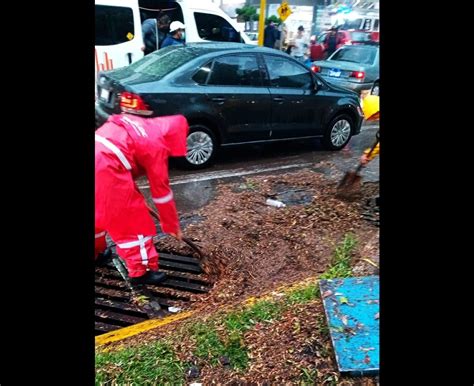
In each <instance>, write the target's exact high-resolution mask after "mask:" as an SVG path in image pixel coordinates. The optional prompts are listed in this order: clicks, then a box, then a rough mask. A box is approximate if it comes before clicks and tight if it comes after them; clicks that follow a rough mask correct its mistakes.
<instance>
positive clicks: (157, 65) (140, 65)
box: [128, 46, 199, 79]
mask: <svg viewBox="0 0 474 386" xmlns="http://www.w3.org/2000/svg"><path fill="white" fill-rule="evenodd" d="M197 56H199V54H198V52H197V50H195V49H192V48H187V49H183V48H182V47H176V46H168V47H165V48H162V49H161V50H158V51H155V52H154V53H152V54H150V55H147V56H145V57H144V58H143V59H141V60H139V61H137V62H135V63H133V64H131V65H130V66H128V70H131V71H133V72H139V73H142V74H147V75H153V77H155V78H157V79H161V78H163V77H164V76H165V75H168V74H169V73H170V72H172V71H174V70H176V69H177V68H178V67H180V66H182V65H183V64H185V63H187V62H189V61H190V60H192V59H194V58H196V57H197Z"/></svg>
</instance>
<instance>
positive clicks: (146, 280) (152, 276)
mask: <svg viewBox="0 0 474 386" xmlns="http://www.w3.org/2000/svg"><path fill="white" fill-rule="evenodd" d="M165 279H166V273H164V272H158V271H147V272H146V273H145V274H144V275H142V276H139V277H131V278H130V283H131V284H132V285H142V284H152V285H158V284H160V283H161V282H163V280H165Z"/></svg>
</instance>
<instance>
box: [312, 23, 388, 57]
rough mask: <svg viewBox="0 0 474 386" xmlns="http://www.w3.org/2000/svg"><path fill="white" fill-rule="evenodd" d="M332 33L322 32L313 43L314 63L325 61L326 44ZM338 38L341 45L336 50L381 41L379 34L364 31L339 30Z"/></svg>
mask: <svg viewBox="0 0 474 386" xmlns="http://www.w3.org/2000/svg"><path fill="white" fill-rule="evenodd" d="M330 32H331V31H324V32H322V33H321V34H320V35H319V36H318V39H317V40H316V41H315V42H314V43H313V41H312V42H311V45H310V47H309V50H310V55H311V60H312V61H315V60H323V59H325V58H326V50H327V44H326V43H325V42H326V38H327V36H328V35H329V33H330ZM337 36H338V38H339V42H340V43H339V44H338V45H337V46H336V49H338V48H340V47H341V46H343V45H348V44H354V45H356V44H367V43H370V42H373V43H378V41H379V33H378V32H369V31H363V30H347V31H346V30H339V31H337ZM312 40H313V39H312Z"/></svg>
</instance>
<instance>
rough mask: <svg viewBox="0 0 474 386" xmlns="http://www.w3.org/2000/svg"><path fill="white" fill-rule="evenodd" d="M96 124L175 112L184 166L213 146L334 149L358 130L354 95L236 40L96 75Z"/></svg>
mask: <svg viewBox="0 0 474 386" xmlns="http://www.w3.org/2000/svg"><path fill="white" fill-rule="evenodd" d="M97 84H98V86H97V87H98V90H97V94H98V95H99V98H98V102H97V103H96V120H97V124H98V125H100V124H101V123H103V122H104V121H105V120H106V119H107V118H108V117H109V115H110V114H119V113H121V112H126V113H131V114H138V115H142V116H160V115H170V114H183V115H184V116H185V117H186V118H187V120H188V122H189V125H190V133H189V135H188V142H187V145H188V154H187V155H186V157H185V160H182V161H183V162H184V164H185V165H186V166H187V167H188V168H194V169H196V168H202V167H205V166H207V165H209V164H210V163H211V162H212V160H213V159H214V157H215V155H216V150H217V149H218V147H221V146H222V147H225V146H230V145H240V144H245V143H263V142H271V141H281V140H288V139H301V138H321V139H322V141H323V143H324V145H325V146H326V147H327V148H328V149H331V150H340V149H342V148H343V147H344V146H345V145H346V144H347V143H348V142H349V140H350V138H351V136H352V135H356V134H359V133H360V127H361V123H362V118H363V113H362V110H361V107H360V98H359V96H358V95H357V94H356V93H353V92H351V91H348V90H344V89H342V88H339V87H336V86H331V85H329V84H328V83H327V82H325V81H324V80H322V79H321V78H320V77H319V76H317V75H316V74H314V73H313V72H312V71H311V70H310V69H309V68H307V67H305V66H304V65H303V64H302V63H300V62H299V61H297V60H295V59H293V58H292V57H290V56H289V55H287V54H286V53H283V52H280V51H278V50H274V49H270V48H266V47H259V46H254V45H246V44H241V43H190V44H187V45H186V46H185V47H184V46H170V47H166V48H164V49H161V50H159V51H156V52H154V53H152V54H150V55H148V56H146V57H144V58H143V59H141V60H139V61H137V62H135V63H133V64H131V65H130V66H127V67H123V68H119V69H115V70H111V71H106V72H102V73H99V77H98V80H97Z"/></svg>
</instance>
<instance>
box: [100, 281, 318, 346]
mask: <svg viewBox="0 0 474 386" xmlns="http://www.w3.org/2000/svg"><path fill="white" fill-rule="evenodd" d="M317 281H318V280H317V277H311V278H307V279H305V280H302V281H301V282H298V283H294V284H290V285H287V286H282V287H278V288H277V289H276V290H272V291H271V292H269V293H268V294H266V295H262V296H260V297H258V298H256V297H253V296H251V297H249V298H247V299H245V300H244V301H243V302H241V303H240V304H241V305H244V306H246V307H249V306H251V305H252V304H254V303H255V302H257V301H260V300H267V299H270V298H273V297H274V296H275V295H277V294H278V293H281V292H284V293H287V292H289V291H292V290H296V289H298V288H302V287H304V286H306V285H308V284H310V283H312V282H314V283H315V284H316V283H317ZM238 305H239V304H233V305H230V306H227V307H222V308H221V310H222V311H225V310H228V309H231V308H235V307H238ZM193 313H194V312H193V311H186V312H181V313H179V314H176V315H172V316H168V317H166V318H163V319H151V320H146V321H144V322H141V323H137V324H134V325H132V326H129V327H124V328H121V329H119V330H114V331H110V332H107V333H105V334H102V335H98V336H96V337H95V345H96V346H102V345H104V344H107V343H111V342H116V341H119V340H122V339H125V338H129V337H131V336H133V335H137V334H140V333H142V332H145V331H149V330H152V329H154V328H157V327H162V326H165V325H167V324H170V323H173V322H175V321H177V320H181V319H186V318H188V317H190V316H191V315H192V314H193Z"/></svg>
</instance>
